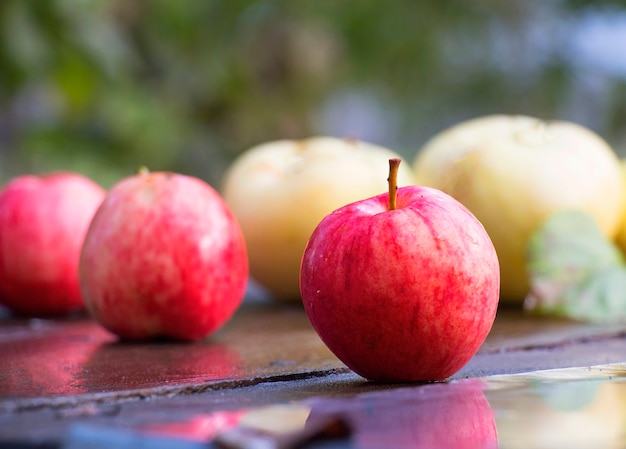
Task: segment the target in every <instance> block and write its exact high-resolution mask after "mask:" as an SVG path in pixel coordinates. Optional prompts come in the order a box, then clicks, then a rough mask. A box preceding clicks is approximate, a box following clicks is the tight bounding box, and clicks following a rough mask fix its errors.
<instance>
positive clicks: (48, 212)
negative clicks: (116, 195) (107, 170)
mask: <svg viewBox="0 0 626 449" xmlns="http://www.w3.org/2000/svg"><path fill="white" fill-rule="evenodd" d="M105 193H106V192H105V190H104V189H103V188H102V187H101V186H99V185H98V184H96V183H95V182H93V181H92V180H90V179H88V178H86V177H84V176H82V175H80V174H78V173H72V172H57V173H50V174H46V175H42V176H36V175H23V176H19V177H16V178H14V179H12V180H11V181H9V183H8V184H6V185H5V186H4V187H3V189H2V191H1V192H0V303H1V304H3V305H5V306H6V307H8V308H9V309H11V310H12V311H13V312H15V313H17V314H22V315H32V316H54V315H64V314H67V313H69V312H71V311H73V310H78V309H82V308H83V302H82V298H81V293H80V287H79V283H78V259H79V256H80V250H81V247H82V244H83V239H84V238H85V234H86V233H87V228H88V227H89V223H90V222H91V219H92V218H93V215H94V214H95V212H96V209H97V208H98V206H100V203H101V202H102V200H103V199H104V196H105Z"/></svg>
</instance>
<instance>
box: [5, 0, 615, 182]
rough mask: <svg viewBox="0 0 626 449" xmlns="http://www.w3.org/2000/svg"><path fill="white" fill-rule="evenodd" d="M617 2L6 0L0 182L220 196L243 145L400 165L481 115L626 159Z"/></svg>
mask: <svg viewBox="0 0 626 449" xmlns="http://www.w3.org/2000/svg"><path fill="white" fill-rule="evenodd" d="M625 3H626V2H620V1H600V0H598V1H593V2H583V1H575V0H569V1H566V0H561V1H557V0H526V1H521V2H502V1H496V0H479V1H475V2H449V1H440V0H430V1H426V0H425V1H420V2H408V1H404V2H399V1H389V2H374V1H364V2H341V1H324V0H320V1H300V2H295V1H291V2H288V1H284V2H278V1H275V2H271V1H257V2H251V1H242V0H229V1H219V0H202V1H198V0H196V1H192V0H154V1H142V0H134V1H133V0H107V1H104V0H102V1H97V0H58V1H46V0H37V1H23V0H2V1H1V2H0V181H5V180H6V179H8V178H10V177H12V176H15V175H17V174H21V173H25V172H35V173H37V172H44V171H48V170H55V169H69V170H76V171H79V172H82V173H84V174H86V175H88V176H91V177H92V178H94V179H95V180H96V181H98V182H100V183H102V184H103V185H105V186H106V187H108V186H110V185H111V184H112V183H113V182H115V181H117V180H118V179H119V178H121V177H123V176H126V175H129V174H131V173H133V172H134V171H135V170H136V168H137V167H138V166H140V165H146V166H148V167H149V168H150V169H152V170H174V171H179V172H182V173H186V174H190V175H194V176H198V177H201V178H203V179H205V180H207V181H208V182H209V183H211V184H213V185H214V186H216V187H219V185H220V182H221V179H222V176H223V174H224V170H225V168H226V167H227V165H228V164H229V163H230V162H231V161H232V160H233V158H234V157H235V156H237V154H239V153H240V152H242V151H244V150H246V149H247V148H249V147H250V146H252V145H255V144H258V143H262V142H265V141H268V140H274V139H280V138H301V137H307V136H310V135H314V134H325V135H334V136H339V137H354V138H361V139H363V140H367V141H370V142H373V143H377V144H380V145H384V146H387V147H389V148H392V149H394V150H396V151H398V152H399V153H400V154H402V155H403V156H405V157H406V158H408V159H411V160H412V158H413V156H414V155H415V154H416V152H417V150H418V148H419V147H420V145H422V144H423V143H424V142H425V141H426V140H427V139H428V138H429V137H431V136H432V135H433V134H434V133H436V132H437V131H439V130H441V129H443V128H444V127H447V126H449V125H451V124H453V123H456V122H458V121H461V120H464V119H468V118H472V117H475V116H478V115H483V114H490V113H508V114H514V113H521V114H529V115H534V116H537V117H541V118H544V119H557V118H558V119H566V120H572V121H575V122H578V123H580V124H583V125H585V126H587V127H589V128H591V129H593V130H594V131H596V132H598V133H599V134H600V135H602V136H603V137H604V138H605V139H606V140H607V141H609V143H610V144H611V145H612V146H613V147H614V148H615V150H616V151H617V152H618V154H620V155H622V154H623V153H624V152H625V151H626V6H625Z"/></svg>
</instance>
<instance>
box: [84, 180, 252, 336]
mask: <svg viewBox="0 0 626 449" xmlns="http://www.w3.org/2000/svg"><path fill="white" fill-rule="evenodd" d="M247 278H248V258H247V253H246V248H245V243H244V239H243V235H242V232H241V229H240V227H239V224H238V222H237V221H236V219H235V218H234V216H233V214H232V213H231V211H230V209H229V208H228V206H227V205H226V203H225V202H224V201H223V200H222V198H221V197H220V196H219V194H218V193H217V192H216V191H215V190H214V189H213V188H212V187H211V186H209V185H208V184H207V183H205V182H204V181H202V180H200V179H197V178H194V177H190V176H185V175H181V174H176V173H164V172H155V173H140V174H137V175H135V176H131V177H128V178H126V179H124V180H122V181H120V182H119V183H118V184H116V185H115V186H113V187H112V188H111V190H110V191H109V193H108V195H107V197H106V199H105V200H104V202H103V203H102V206H101V207H100V209H99V210H98V212H97V213H96V216H95V217H94V219H93V222H92V224H91V226H90V228H89V232H88V234H87V237H86V238H85V244H84V246H83V252H82V256H81V261H80V279H81V288H82V291H83V295H84V297H85V304H86V306H87V308H88V310H89V311H90V313H91V314H92V315H93V316H94V317H95V318H96V319H97V320H98V321H99V322H100V324H102V325H103V326H104V327H105V328H107V329H108V330H109V331H111V332H113V333H115V334H117V335H118V336H120V337H121V338H123V339H149V338H153V337H169V338H172V339H176V340H182V341H193V340H198V339H201V338H204V337H206V336H207V335H209V334H211V333H212V332H214V331H215V330H217V329H218V328H219V327H221V326H222V325H223V324H224V323H225V322H226V321H227V320H228V319H229V318H230V317H231V316H232V314H233V313H234V312H235V310H236V309H237V308H238V307H239V305H240V304H241V301H242V299H243V296H244V293H245V288H246V282H247Z"/></svg>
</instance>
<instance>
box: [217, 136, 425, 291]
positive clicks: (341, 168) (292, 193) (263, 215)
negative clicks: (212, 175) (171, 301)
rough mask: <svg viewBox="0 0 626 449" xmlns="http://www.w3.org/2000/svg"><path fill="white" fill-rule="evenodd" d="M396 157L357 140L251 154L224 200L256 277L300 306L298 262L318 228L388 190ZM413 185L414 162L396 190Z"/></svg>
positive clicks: (315, 140) (229, 179)
mask: <svg viewBox="0 0 626 449" xmlns="http://www.w3.org/2000/svg"><path fill="white" fill-rule="evenodd" d="M395 157H399V156H398V154H396V153H395V152H393V151H391V150H389V149H386V148H383V147H380V146H376V145H373V144H369V143H366V142H362V141H357V140H346V139H337V138H333V137H312V138H310V139H306V140H300V141H295V140H279V141H274V142H268V143H265V144H262V145H259V146H256V147H253V148H250V149H249V150H247V151H245V152H244V153H242V154H241V156H239V157H238V158H237V159H236V160H235V161H234V162H233V163H232V165H231V166H230V167H229V169H228V171H227V173H226V175H225V178H224V183H223V189H222V194H223V197H224V199H225V200H226V202H227V203H228V205H229V206H230V207H231V209H232V211H233V213H234V214H235V216H236V217H237V219H238V220H239V223H240V225H241V228H242V230H243V234H244V237H245V239H246V244H247V247H248V256H249V259H250V274H251V276H252V277H253V278H254V279H255V280H256V281H257V282H258V283H259V284H261V285H262V286H263V287H265V288H266V289H267V290H269V292H270V293H271V294H272V295H273V296H275V297H276V298H278V299H284V300H297V301H299V300H300V287H299V272H300V260H301V258H302V253H303V252H304V247H305V246H306V242H307V240H308V239H309V237H310V236H311V234H312V232H313V230H314V229H315V227H316V226H317V224H318V223H319V222H320V221H321V220H322V218H324V217H325V216H326V215H328V214H329V213H330V212H332V211H333V210H335V209H338V208H339V207H341V206H344V205H346V204H348V203H352V202H354V201H358V200H362V199H366V198H369V197H371V196H374V195H378V194H381V193H385V192H387V191H388V185H387V177H388V173H389V159H390V158H395ZM411 184H414V181H413V171H412V167H411V165H410V163H404V164H401V165H400V170H399V173H398V185H399V186H406V185H411Z"/></svg>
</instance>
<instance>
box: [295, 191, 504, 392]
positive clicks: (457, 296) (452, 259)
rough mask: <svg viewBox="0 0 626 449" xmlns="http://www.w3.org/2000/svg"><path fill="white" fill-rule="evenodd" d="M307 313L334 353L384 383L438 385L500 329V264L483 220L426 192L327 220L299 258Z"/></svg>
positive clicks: (365, 204) (381, 198)
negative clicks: (391, 206) (497, 318)
mask: <svg viewBox="0 0 626 449" xmlns="http://www.w3.org/2000/svg"><path fill="white" fill-rule="evenodd" d="M300 288H301V292H302V300H303V304H304V308H305V311H306V313H307V315H308V317H309V319H310V321H311V323H312V325H313V327H314V328H315V330H316V331H317V333H318V334H319V336H320V337H321V339H322V340H323V341H324V343H325V344H326V345H327V346H328V348H329V349H330V350H331V351H332V352H333V353H334V354H335V355H336V356H337V357H338V358H339V359H340V360H341V361H342V362H343V363H345V364H346V365H347V366H348V367H349V368H350V369H352V370H353V371H355V372H356V373H357V374H359V375H361V376H363V377H365V378H367V379H370V380H377V381H433V380H442V379H446V378H448V377H449V376H451V375H452V374H454V373H455V372H457V371H458V370H460V369H461V368H462V367H463V366H464V365H465V364H466V363H467V362H468V361H469V360H470V359H471V358H472V356H473V355H474V354H475V353H476V351H477V350H478V348H479V347H480V345H481V344H482V343H483V341H484V340H485V338H486V336H487V334H488V333H489V331H490V329H491V326H492V324H493V321H494V318H495V314H496V310H497V306H498V294H499V269H498V259H497V256H496V252H495V250H494V247H493V244H492V243H491V240H490V239H489V236H488V235H487V233H486V232H485V229H484V228H483V226H482V225H481V224H480V222H479V221H478V220H476V218H475V217H474V216H473V215H472V214H471V213H470V212H469V211H468V210H467V209H466V208H465V207H464V206H463V205H462V204H461V203H459V202H458V201H456V200H455V199H454V198H452V197H451V196H449V195H447V194H445V193H443V192H441V191H439V190H436V189H432V188H429V187H422V186H408V187H404V188H400V189H398V191H397V208H396V209H394V210H389V208H388V194H381V195H378V196H375V197H373V198H370V199H366V200H362V201H358V202H355V203H352V204H349V205H346V206H344V207H341V208H339V209H337V210H336V211H334V212H332V213H331V214H329V215H327V216H326V217H325V218H324V219H323V220H322V221H321V222H320V224H319V225H318V226H317V228H316V229H315V231H314V232H313V234H312V236H311V238H310V240H309V242H308V244H307V246H306V249H305V251H304V255H303V258H302V266H301V272H300Z"/></svg>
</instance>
